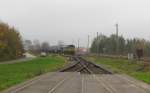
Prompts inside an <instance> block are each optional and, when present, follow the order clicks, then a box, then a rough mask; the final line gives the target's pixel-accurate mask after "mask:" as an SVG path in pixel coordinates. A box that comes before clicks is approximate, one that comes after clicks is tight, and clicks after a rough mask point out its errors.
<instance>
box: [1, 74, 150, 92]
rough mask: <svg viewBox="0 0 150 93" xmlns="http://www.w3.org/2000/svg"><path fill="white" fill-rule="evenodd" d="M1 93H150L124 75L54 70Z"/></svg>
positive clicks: (139, 83)
mask: <svg viewBox="0 0 150 93" xmlns="http://www.w3.org/2000/svg"><path fill="white" fill-rule="evenodd" d="M2 93H150V86H149V85H147V84H145V83H142V82H139V81H137V80H134V79H133V78H130V77H128V76H126V75H87V74H80V73H78V72H56V73H55V72H54V73H48V74H45V75H42V76H40V77H37V78H35V79H33V80H30V81H27V82H25V83H23V84H20V85H17V86H15V87H12V88H10V89H8V90H6V91H4V92H2Z"/></svg>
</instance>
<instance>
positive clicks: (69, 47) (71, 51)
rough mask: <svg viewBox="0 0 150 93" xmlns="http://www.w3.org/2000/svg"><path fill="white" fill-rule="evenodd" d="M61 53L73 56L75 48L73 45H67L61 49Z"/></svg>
mask: <svg viewBox="0 0 150 93" xmlns="http://www.w3.org/2000/svg"><path fill="white" fill-rule="evenodd" d="M62 52H63V54H65V55H74V54H75V46H74V45H67V46H64V47H62Z"/></svg>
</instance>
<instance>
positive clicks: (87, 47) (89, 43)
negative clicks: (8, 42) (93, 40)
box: [87, 35, 90, 53]
mask: <svg viewBox="0 0 150 93" xmlns="http://www.w3.org/2000/svg"><path fill="white" fill-rule="evenodd" d="M89 45H90V36H89V35H88V43H87V53H89Z"/></svg>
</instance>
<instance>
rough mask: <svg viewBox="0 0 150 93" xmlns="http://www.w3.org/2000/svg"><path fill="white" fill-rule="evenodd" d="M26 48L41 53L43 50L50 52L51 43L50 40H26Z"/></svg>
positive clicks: (30, 51)
mask: <svg viewBox="0 0 150 93" xmlns="http://www.w3.org/2000/svg"><path fill="white" fill-rule="evenodd" d="M23 44H24V48H25V50H26V51H27V52H29V53H32V54H35V55H39V54H40V53H41V52H46V53H48V52H49V49H50V45H49V43H48V42H46V41H45V42H40V41H39V40H33V41H31V40H25V41H24V43H23Z"/></svg>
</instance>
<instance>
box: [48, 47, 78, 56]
mask: <svg viewBox="0 0 150 93" xmlns="http://www.w3.org/2000/svg"><path fill="white" fill-rule="evenodd" d="M49 52H50V53H57V54H65V55H75V53H76V48H75V45H64V46H52V47H51V48H50V50H49Z"/></svg>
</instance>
